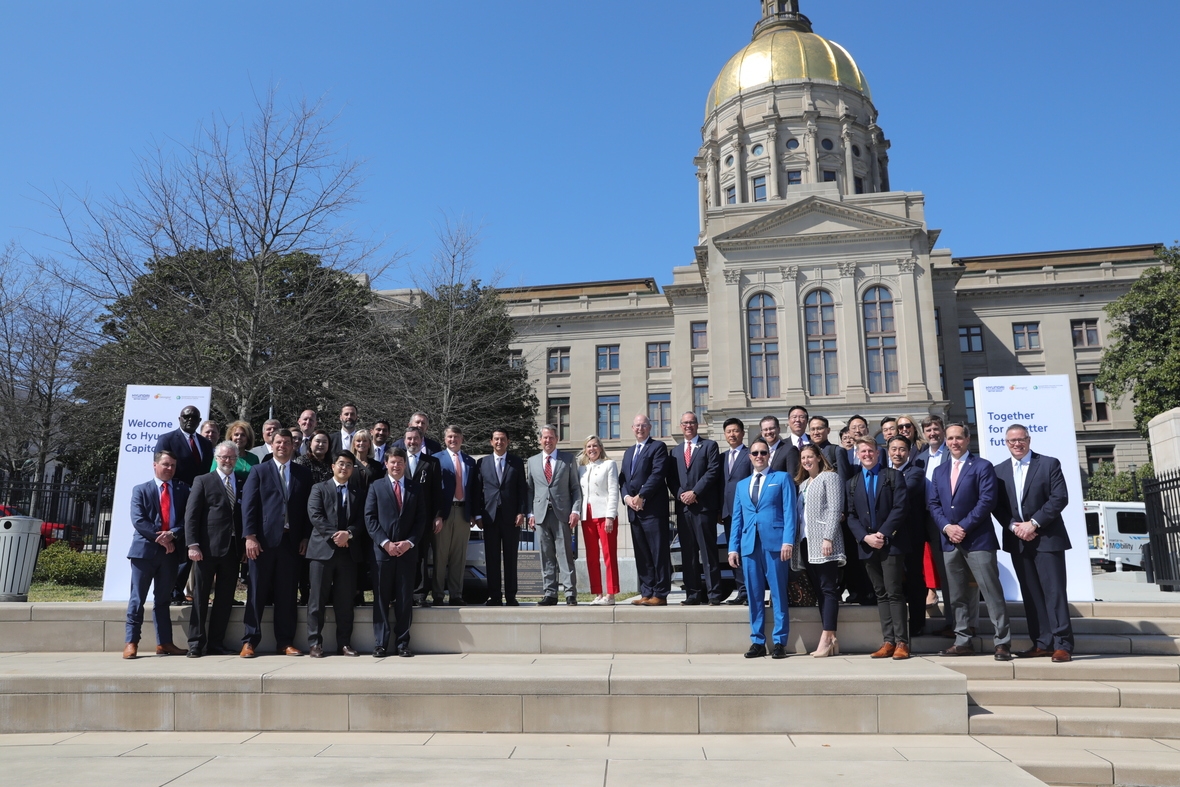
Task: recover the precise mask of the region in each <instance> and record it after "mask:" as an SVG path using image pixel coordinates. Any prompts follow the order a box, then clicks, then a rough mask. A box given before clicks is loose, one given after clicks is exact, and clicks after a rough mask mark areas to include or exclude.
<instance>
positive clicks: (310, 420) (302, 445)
mask: <svg viewBox="0 0 1180 787" xmlns="http://www.w3.org/2000/svg"><path fill="white" fill-rule="evenodd" d="M319 426H320V417H319V416H318V415H317V414H316V411H315V410H312V409H311V408H310V407H309V408H308V409H306V410H304V411H303V412H301V413H300V414H299V431H300V433H301V437H300V439H299V442H297V443H296V444H295V456H303V455H304V454H306V453H307V452H308V450H310V448H311V436H312V435H313V434H315V430H316V429H318V428H319Z"/></svg>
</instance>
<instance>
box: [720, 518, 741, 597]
mask: <svg viewBox="0 0 1180 787" xmlns="http://www.w3.org/2000/svg"><path fill="white" fill-rule="evenodd" d="M732 525H733V517H726V518H725V519H722V520H721V526H722V527H723V528H725V543H726V544H728V543H729V532H730V527H732ZM738 562H741V561H738ZM733 582H734V584H735V585H737V595H736V596H735V597H734V600H735V601H742V600H744V599H745V598H746V579H745V577H744V575H743V574H742V569H741V566H738V567H737V568H735V569H734V570H733Z"/></svg>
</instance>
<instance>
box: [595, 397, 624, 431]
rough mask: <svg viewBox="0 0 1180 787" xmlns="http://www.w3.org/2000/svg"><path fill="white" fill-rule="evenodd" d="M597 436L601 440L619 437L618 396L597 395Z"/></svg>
mask: <svg viewBox="0 0 1180 787" xmlns="http://www.w3.org/2000/svg"><path fill="white" fill-rule="evenodd" d="M598 436H599V437H601V438H602V439H603V440H618V439H619V397H618V396H599V397H598Z"/></svg>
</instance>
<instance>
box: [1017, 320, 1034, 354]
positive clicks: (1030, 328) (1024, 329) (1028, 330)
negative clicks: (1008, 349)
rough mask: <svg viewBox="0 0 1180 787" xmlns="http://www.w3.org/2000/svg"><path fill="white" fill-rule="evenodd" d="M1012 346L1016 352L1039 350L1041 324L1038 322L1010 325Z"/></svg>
mask: <svg viewBox="0 0 1180 787" xmlns="http://www.w3.org/2000/svg"><path fill="white" fill-rule="evenodd" d="M1012 346H1013V347H1014V348H1015V349H1017V350H1039V349H1041V324H1040V323H1039V322H1014V323H1012Z"/></svg>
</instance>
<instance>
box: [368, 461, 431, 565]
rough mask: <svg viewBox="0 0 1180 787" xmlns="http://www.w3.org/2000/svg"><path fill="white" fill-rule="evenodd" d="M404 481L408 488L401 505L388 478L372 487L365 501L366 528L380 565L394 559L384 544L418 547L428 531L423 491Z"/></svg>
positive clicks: (415, 485) (407, 479)
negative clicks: (391, 542)
mask: <svg viewBox="0 0 1180 787" xmlns="http://www.w3.org/2000/svg"><path fill="white" fill-rule="evenodd" d="M402 480H403V481H404V483H405V489H404V491H403V492H402V504H401V505H400V506H399V505H398V504H397V498H396V497H394V494H393V482H392V481H391V480H390V478H389V476H386V477H385V478H383V479H381V480H380V481H378V482H377V483H375V484H373V485H372V486H371V487H369V497H368V499H367V500H366V501H365V528H366V529H367V530H368V531H369V538H371V539H372V540H373V555H374V557H376V559H377V562H378V563H387V562H389V561H390V560H392V559H393V558H391V557H390V556H389V553H388V552H386V551H385V550H384V549H382V548H381V544H382V543H384V542H385V541H410V542H412V543H413V544H414V546H415V547H417V546H418V544H419V543H420V542H421V541H422V535H423V533H425V532H426V518H427V513H426V503H425V500H424V499H423V497H422V489H421V487H419V486H418V484H417V482H415V481H414V479H412V478H410V477H408V476H407V477H405V478H403V479H402ZM402 557H406V555H402Z"/></svg>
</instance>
